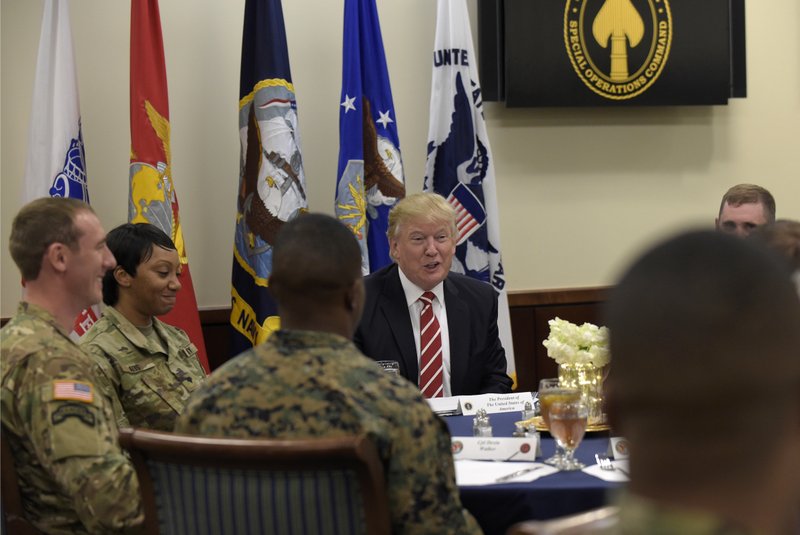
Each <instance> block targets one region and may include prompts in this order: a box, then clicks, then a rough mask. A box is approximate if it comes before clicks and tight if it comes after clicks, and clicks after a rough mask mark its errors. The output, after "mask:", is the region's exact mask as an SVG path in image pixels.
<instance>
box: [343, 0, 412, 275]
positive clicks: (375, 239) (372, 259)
mask: <svg viewBox="0 0 800 535" xmlns="http://www.w3.org/2000/svg"><path fill="white" fill-rule="evenodd" d="M396 117H397V116H396V115H395V109H394V103H393V102H392V89H391V86H390V84H389V73H388V71H387V69H386V56H385V54H384V52H383V39H382V38H381V27H380V22H379V20H378V11H377V9H376V7H375V0H345V2H344V45H343V60H342V95H341V101H340V106H339V166H338V170H337V175H336V176H337V184H336V200H335V212H336V216H337V217H338V218H339V220H340V221H341V222H342V223H344V224H345V225H347V226H348V227H349V228H350V230H352V231H353V234H355V236H356V238H357V239H358V242H359V244H360V246H361V258H362V271H363V272H364V274H365V275H366V274H368V273H371V272H373V271H377V270H378V269H380V268H382V267H383V266H385V265H387V264H390V263H391V262H392V259H391V257H390V256H389V242H388V240H387V238H386V228H387V226H388V215H389V210H390V209H391V207H392V206H393V205H394V203H395V202H396V201H397V199H399V198H402V197H404V196H405V184H404V178H403V162H402V159H401V157H400V141H399V139H398V136H397V122H396Z"/></svg>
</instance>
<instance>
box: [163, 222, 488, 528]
mask: <svg viewBox="0 0 800 535" xmlns="http://www.w3.org/2000/svg"><path fill="white" fill-rule="evenodd" d="M269 288H270V291H271V293H272V295H273V296H274V297H275V300H276V301H277V303H278V311H279V313H280V318H281V329H280V330H278V331H276V332H275V333H273V334H272V336H271V337H270V338H269V339H267V341H266V342H264V343H263V344H261V345H259V346H257V347H255V348H253V349H251V350H248V351H246V352H244V353H242V354H241V355H240V356H238V357H236V358H234V359H233V360H231V361H229V362H227V363H226V364H225V365H223V366H222V367H221V368H219V369H218V370H216V371H215V372H214V373H213V374H211V376H210V377H209V378H208V380H207V381H206V383H205V384H204V385H203V386H201V387H200V388H199V389H198V390H197V391H196V392H195V393H194V394H193V395H192V397H191V398H190V399H189V403H188V404H187V406H186V410H185V412H184V413H183V414H182V415H181V416H180V417H179V418H178V422H177V425H176V427H175V430H176V431H177V432H180V433H189V434H198V435H208V436H228V437H238V438H249V437H268V438H308V437H336V436H344V435H356V434H366V435H368V436H369V437H370V438H371V439H372V440H374V441H375V443H376V445H377V448H378V452H379V455H380V456H381V458H382V460H383V463H384V466H385V471H386V472H385V473H386V480H387V486H388V495H389V508H390V511H391V517H392V519H391V520H392V532H393V533H408V534H412V533H431V534H437V533H441V534H451V533H466V534H469V533H480V528H479V527H478V526H477V523H476V522H475V520H474V519H473V518H472V516H471V515H470V514H469V513H468V512H466V511H465V510H464V509H463V507H462V506H461V501H460V499H459V494H458V488H457V487H456V483H455V474H454V468H453V458H452V455H451V453H450V435H449V433H448V431H447V426H446V425H445V423H444V422H443V421H442V420H441V419H439V418H438V417H436V416H435V415H434V414H433V412H431V410H430V408H429V407H428V405H427V403H426V402H425V401H424V400H423V399H422V397H421V396H420V393H419V390H418V389H417V388H416V387H415V386H414V385H412V384H410V383H409V382H408V381H406V380H405V379H403V378H401V377H396V376H392V375H390V374H387V373H385V372H384V371H383V370H382V369H381V368H380V367H379V366H377V365H376V364H375V363H374V362H373V361H371V360H369V359H368V358H366V357H365V356H364V355H363V354H361V352H359V350H358V348H357V347H356V346H355V345H353V343H352V342H351V338H352V335H353V331H354V330H355V328H356V325H357V324H358V320H359V318H360V317H361V313H362V310H363V304H364V284H363V280H362V278H361V251H360V249H359V247H358V242H357V241H356V240H355V238H354V236H353V235H352V233H351V232H350V231H349V230H348V229H347V227H345V226H344V225H342V224H341V223H340V222H339V221H337V220H336V219H334V218H332V217H329V216H326V215H321V214H308V215H303V216H300V217H298V218H296V219H294V220H292V221H291V222H289V223H287V224H286V225H285V226H284V227H283V228H282V229H281V231H280V233H279V234H278V236H277V238H276V240H275V245H274V249H273V257H272V275H271V276H270V278H269Z"/></svg>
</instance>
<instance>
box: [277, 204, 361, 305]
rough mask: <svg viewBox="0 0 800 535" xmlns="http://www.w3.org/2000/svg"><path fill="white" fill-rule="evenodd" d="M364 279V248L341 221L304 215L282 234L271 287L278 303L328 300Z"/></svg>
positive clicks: (278, 244) (328, 217) (321, 215)
mask: <svg viewBox="0 0 800 535" xmlns="http://www.w3.org/2000/svg"><path fill="white" fill-rule="evenodd" d="M360 277H361V248H360V247H359V246H358V242H357V241H356V239H355V236H353V233H352V232H351V231H350V230H349V229H348V228H347V227H346V226H345V225H343V224H342V223H341V222H340V221H339V220H337V219H335V218H333V217H331V216H328V215H324V214H312V213H306V214H301V215H300V216H298V217H296V218H295V219H293V220H291V221H289V222H288V223H286V224H285V225H283V227H282V228H281V230H280V231H279V232H278V235H277V237H276V238H275V245H274V246H273V250H272V274H271V275H270V277H269V285H270V287H271V288H273V290H276V291H273V293H274V294H275V297H276V299H277V300H278V304H279V305H282V306H286V305H291V304H292V303H291V301H292V300H293V299H295V298H298V299H312V300H314V301H318V302H321V301H324V300H326V299H328V297H329V296H331V295H332V294H334V293H336V292H338V291H340V290H342V289H344V288H347V287H349V286H350V285H352V284H353V282H355V281H356V279H359V278H360Z"/></svg>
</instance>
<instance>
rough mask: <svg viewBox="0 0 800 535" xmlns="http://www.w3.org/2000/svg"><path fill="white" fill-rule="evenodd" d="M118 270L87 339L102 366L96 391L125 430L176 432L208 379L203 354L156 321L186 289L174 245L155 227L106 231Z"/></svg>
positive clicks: (108, 280)
mask: <svg viewBox="0 0 800 535" xmlns="http://www.w3.org/2000/svg"><path fill="white" fill-rule="evenodd" d="M107 243H108V247H109V249H111V252H112V253H114V256H115V257H116V259H117V267H116V268H114V269H113V270H111V271H109V272H108V273H106V275H105V277H104V278H103V301H104V302H105V304H106V305H107V307H106V309H105V311H104V312H103V317H102V318H101V319H100V321H98V322H97V323H95V324H94V325H93V326H92V328H91V329H89V331H88V332H87V333H86V334H85V335H84V336H83V338H82V339H81V346H82V347H83V349H84V350H85V351H86V352H87V353H89V354H90V355H92V357H94V360H95V362H96V364H97V381H98V388H100V390H101V391H102V392H103V393H104V394H105V395H106V396H108V397H109V399H111V400H112V403H113V406H114V414H115V416H116V418H117V423H118V425H119V426H120V427H130V426H133V427H144V428H148V429H158V430H161V431H172V428H173V427H174V425H175V419H176V418H177V417H178V414H180V413H181V412H182V411H183V406H184V404H185V403H186V400H187V399H188V398H189V395H190V394H191V393H192V392H193V391H194V390H195V389H196V388H197V387H198V386H199V385H200V384H201V383H202V382H203V381H204V380H205V377H206V375H205V371H204V370H203V368H202V367H201V365H200V362H199V361H198V359H197V348H196V347H195V346H194V344H192V343H191V342H190V341H189V337H188V336H187V335H186V333H185V332H183V331H182V330H181V329H179V328H177V327H173V326H172V325H168V324H166V323H164V322H161V321H159V320H158V318H156V316H160V315H163V314H166V313H167V312H169V311H170V310H172V307H173V306H175V298H176V295H177V293H178V291H179V290H180V288H181V283H180V281H179V279H178V275H179V273H180V265H181V264H180V258H179V257H178V251H176V250H175V244H174V243H173V242H172V240H171V239H170V237H169V236H167V235H166V234H165V233H164V232H163V231H162V230H161V229H159V228H158V227H156V226H154V225H151V224H149V223H142V224H132V223H126V224H124V225H120V226H119V227H117V228H115V229H113V230H112V231H111V232H109V233H108V240H107Z"/></svg>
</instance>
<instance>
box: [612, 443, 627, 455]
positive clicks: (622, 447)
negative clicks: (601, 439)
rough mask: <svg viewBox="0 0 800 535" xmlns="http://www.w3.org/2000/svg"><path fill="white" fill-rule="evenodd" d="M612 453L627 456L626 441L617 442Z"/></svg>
mask: <svg viewBox="0 0 800 535" xmlns="http://www.w3.org/2000/svg"><path fill="white" fill-rule="evenodd" d="M614 451H615V452H617V453H619V454H620V455H627V454H628V441H627V440H619V441H617V443H616V445H615V446H614Z"/></svg>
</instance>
